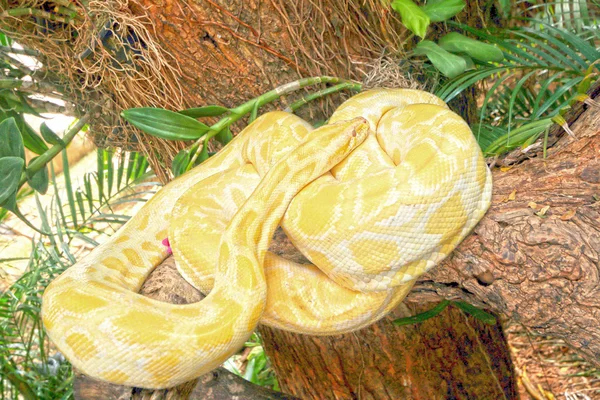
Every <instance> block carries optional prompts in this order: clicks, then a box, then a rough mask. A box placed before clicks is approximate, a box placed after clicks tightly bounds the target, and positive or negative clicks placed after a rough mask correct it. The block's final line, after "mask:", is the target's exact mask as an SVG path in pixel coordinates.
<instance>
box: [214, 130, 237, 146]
mask: <svg viewBox="0 0 600 400" xmlns="http://www.w3.org/2000/svg"><path fill="white" fill-rule="evenodd" d="M215 139H216V140H217V142H219V143H221V144H222V145H226V144H227V143H229V142H231V139H233V135H232V134H231V131H230V130H229V127H226V128H225V129H223V130H222V131H221V132H219V133H217V134H216V135H215Z"/></svg>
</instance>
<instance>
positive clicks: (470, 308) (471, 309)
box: [394, 299, 496, 326]
mask: <svg viewBox="0 0 600 400" xmlns="http://www.w3.org/2000/svg"><path fill="white" fill-rule="evenodd" d="M450 305H454V306H456V307H458V308H459V309H460V310H461V311H463V312H465V313H467V314H469V315H470V316H472V317H473V318H476V319H478V320H479V321H481V322H483V323H484V324H487V325H495V324H496V317H494V316H493V315H492V314H489V313H487V312H485V311H483V310H482V309H480V308H477V307H475V306H474V305H472V304H469V303H467V302H464V301H449V300H445V299H444V300H442V301H440V302H439V303H438V304H437V305H436V306H435V307H433V308H432V309H431V310H427V311H424V312H422V313H419V314H416V315H412V316H410V317H404V318H398V319H396V320H394V325H396V326H405V325H413V324H419V323H421V322H424V321H427V320H428V319H430V318H433V317H435V316H436V315H438V314H440V313H441V312H442V311H444V310H445V309H446V307H448V306H450Z"/></svg>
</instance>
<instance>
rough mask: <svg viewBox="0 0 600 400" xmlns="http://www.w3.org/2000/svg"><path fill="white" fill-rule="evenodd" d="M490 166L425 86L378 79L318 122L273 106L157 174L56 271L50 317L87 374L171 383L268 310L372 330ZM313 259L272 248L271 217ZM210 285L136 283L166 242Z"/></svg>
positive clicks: (478, 194) (486, 192)
mask: <svg viewBox="0 0 600 400" xmlns="http://www.w3.org/2000/svg"><path fill="white" fill-rule="evenodd" d="M490 197H491V174H490V171H489V170H488V168H487V166H486V164H485V162H484V160H483V157H482V154H481V151H480V149H479V147H478V146H477V143H476V141H475V139H474V137H473V135H472V133H471V130H470V129H469V127H468V126H467V124H466V123H465V122H464V121H463V120H462V119H461V118H460V117H459V116H458V115H456V114H455V113H453V112H452V111H450V110H449V109H448V108H447V106H446V104H445V103H444V102H443V101H442V100H440V99H439V98H437V97H435V96H433V95H431V94H429V93H426V92H422V91H418V90H408V89H375V90H370V91H367V92H363V93H360V94H358V95H356V96H354V97H352V98H351V99H349V100H348V101H346V102H345V103H344V104H342V105H341V106H340V107H339V108H338V109H337V110H336V112H335V113H334V114H333V116H332V117H331V119H330V121H329V123H328V124H327V125H325V126H323V127H321V128H318V129H315V130H313V129H312V128H311V126H310V125H309V124H308V123H307V122H305V121H303V120H301V119H300V118H298V117H296V116H294V115H292V114H289V113H285V112H271V113H267V114H265V115H263V116H262V117H260V118H259V119H257V120H256V121H255V122H254V123H252V124H250V125H249V126H248V127H247V128H246V129H245V130H244V131H243V132H242V133H240V134H239V135H238V136H237V137H236V138H235V139H234V140H233V141H231V142H230V143H229V144H228V145H227V146H225V147H224V148H223V150H221V151H220V152H219V153H218V154H216V155H215V156H213V157H212V158H210V159H208V160H207V161H206V162H204V163H203V164H202V165H200V166H199V167H197V168H195V169H193V170H192V171H190V172H188V173H186V174H185V175H183V176H181V177H179V178H177V179H175V180H174V181H173V182H171V183H169V184H168V185H166V186H165V187H164V188H162V189H161V190H160V191H159V192H158V193H157V194H156V195H155V196H154V197H153V198H152V199H151V200H150V201H148V203H147V204H146V205H144V207H143V208H142V209H141V210H140V211H139V213H137V214H136V215H135V216H134V217H133V218H132V219H131V220H130V221H129V222H128V223H127V224H126V225H125V226H124V227H123V228H122V229H121V230H119V231H118V232H117V233H116V234H115V235H113V236H112V237H111V238H110V240H108V241H107V242H106V243H104V244H102V245H100V246H98V248H96V249H95V250H94V251H93V252H92V253H91V254H90V255H89V256H87V257H86V258H85V259H84V260H83V261H80V262H78V263H77V264H75V265H74V266H73V267H71V268H69V269H68V270H67V271H66V272H64V273H63V274H62V275H61V276H60V277H58V278H57V279H56V280H54V282H52V283H51V284H50V285H49V286H48V288H47V289H46V292H45V294H44V298H43V305H42V316H43V322H44V325H45V328H46V330H47V332H48V334H49V336H50V338H51V339H52V341H53V342H54V343H55V344H56V346H57V347H58V348H59V349H60V351H61V352H63V354H64V355H65V356H66V357H67V358H68V359H69V360H70V361H71V362H72V363H73V365H74V366H75V367H77V368H78V369H79V370H81V371H83V372H84V373H86V374H88V375H91V376H94V377H96V378H99V379H102V380H106V381H109V382H113V383H117V384H123V385H129V386H138V387H146V388H164V387H170V386H174V385H177V384H179V383H182V382H185V381H188V380H191V379H193V378H195V377H197V376H199V375H201V374H203V373H206V372H208V371H210V370H211V369H213V368H215V367H217V366H218V365H220V364H221V363H222V362H224V361H225V360H226V359H227V358H228V357H230V356H231V355H232V354H234V353H235V352H236V351H238V350H239V349H240V348H241V347H242V346H243V344H244V342H245V341H246V340H247V339H248V337H249V336H250V334H251V333H252V332H253V331H254V329H255V327H256V325H257V324H258V323H259V322H260V323H263V324H268V325H271V326H274V327H277V328H281V329H286V330H291V331H295V332H300V333H306V334H312V335H332V334H338V333H343V332H349V331H352V330H356V329H359V328H362V327H364V326H366V325H369V324H371V323H373V322H374V321H376V320H378V319H379V318H381V317H383V316H384V315H385V314H386V313H387V312H388V311H390V310H392V309H393V308H394V307H396V306H397V305H398V304H399V303H400V302H401V301H402V299H403V298H404V297H405V296H406V294H407V293H408V291H409V290H410V289H411V287H412V285H413V283H414V282H415V280H416V279H417V277H419V275H421V274H422V273H423V272H425V271H427V270H428V269H430V268H431V267H433V266H434V265H436V264H437V263H439V262H440V261H441V260H442V259H443V258H444V257H446V256H447V255H448V254H449V253H450V252H451V251H452V250H453V249H454V248H455V247H456V246H457V245H458V244H459V243H460V241H461V240H462V239H463V238H464V237H465V236H466V235H467V234H468V233H469V231H470V230H471V229H472V228H473V227H474V226H475V224H477V222H478V221H479V220H480V219H481V217H482V216H483V214H484V213H485V211H486V210H487V208H488V207H489V203H490ZM279 224H281V226H282V228H283V229H284V231H285V232H286V234H287V235H288V237H289V238H290V240H291V241H292V242H293V243H294V245H295V246H296V247H297V248H298V249H299V250H300V251H301V252H302V253H303V254H304V255H305V256H306V257H307V258H308V259H309V260H310V261H311V262H312V263H313V264H314V265H300V264H297V263H294V262H291V261H288V260H285V259H283V258H281V257H278V256H277V255H274V254H272V253H269V252H268V251H267V249H268V244H269V241H270V239H271V237H272V235H273V233H274V231H275V229H276V228H277V226H278V225H279ZM165 238H168V239H169V241H170V244H171V246H172V248H173V254H174V257H175V260H176V263H177V266H178V269H179V270H180V272H181V274H182V276H183V277H184V278H185V279H186V280H187V281H189V282H190V283H192V284H193V285H194V286H195V287H197V288H199V289H200V290H201V291H203V292H205V293H208V292H210V294H209V295H208V296H207V297H206V298H205V299H204V300H202V301H201V302H199V303H195V304H187V305H175V304H167V303H163V302H159V301H156V300H152V299H149V298H147V297H143V296H141V295H139V294H137V292H138V290H139V288H140V287H141V285H142V283H143V282H144V280H145V279H146V277H147V276H148V274H149V273H150V272H151V271H152V270H153V268H155V266H157V265H158V264H159V263H160V262H161V261H162V260H163V259H164V258H165V257H166V256H167V255H168V249H167V248H166V247H165V246H164V245H163V244H162V242H163V240H164V239H165Z"/></svg>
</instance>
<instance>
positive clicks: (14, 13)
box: [0, 8, 73, 24]
mask: <svg viewBox="0 0 600 400" xmlns="http://www.w3.org/2000/svg"><path fill="white" fill-rule="evenodd" d="M26 15H32V16H34V17H39V18H44V19H47V20H49V21H53V22H62V23H63V24H68V23H71V22H72V21H73V20H72V19H70V18H63V17H60V16H58V15H56V14H52V13H49V12H48V11H43V10H38V9H37V8H11V9H9V10H5V11H4V12H2V13H0V16H1V17H23V16H26Z"/></svg>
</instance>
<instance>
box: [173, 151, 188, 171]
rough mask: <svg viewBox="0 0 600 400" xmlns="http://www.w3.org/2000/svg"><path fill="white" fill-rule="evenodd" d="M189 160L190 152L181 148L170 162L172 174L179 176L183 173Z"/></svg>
mask: <svg viewBox="0 0 600 400" xmlns="http://www.w3.org/2000/svg"><path fill="white" fill-rule="evenodd" d="M189 162H190V153H189V152H188V151H187V150H181V151H180V152H179V153H177V155H176V156H175V158H173V162H172V163H171V170H172V171H173V176H179V175H181V174H183V173H184V172H185V170H186V168H187V165H188V164H189Z"/></svg>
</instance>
